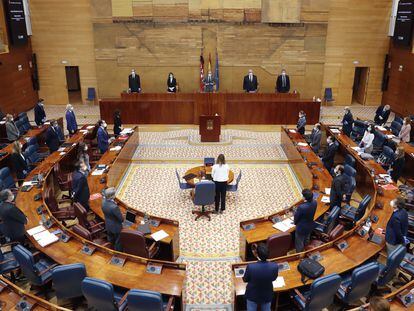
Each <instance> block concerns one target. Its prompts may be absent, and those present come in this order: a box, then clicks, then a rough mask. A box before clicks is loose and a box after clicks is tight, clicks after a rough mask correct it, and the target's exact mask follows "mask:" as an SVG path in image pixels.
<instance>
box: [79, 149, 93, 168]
mask: <svg viewBox="0 0 414 311" xmlns="http://www.w3.org/2000/svg"><path fill="white" fill-rule="evenodd" d="M78 161H82V162H83V163H85V164H86V168H87V171H88V173H89V172H90V171H91V165H90V163H89V154H88V145H87V144H85V143H84V142H80V143H79V145H78Z"/></svg>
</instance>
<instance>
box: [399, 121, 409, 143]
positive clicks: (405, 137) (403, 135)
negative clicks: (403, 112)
mask: <svg viewBox="0 0 414 311" xmlns="http://www.w3.org/2000/svg"><path fill="white" fill-rule="evenodd" d="M410 136H411V119H410V118H409V117H405V118H404V121H403V125H402V127H401V130H400V133H399V134H398V138H399V139H400V140H401V141H403V142H405V143H409V142H410Z"/></svg>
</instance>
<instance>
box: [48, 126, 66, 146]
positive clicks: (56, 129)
mask: <svg viewBox="0 0 414 311" xmlns="http://www.w3.org/2000/svg"><path fill="white" fill-rule="evenodd" d="M64 141H65V137H64V136H63V132H62V129H61V128H60V126H59V125H58V123H57V121H56V120H52V121H50V127H49V128H48V129H47V132H46V145H47V146H48V147H49V150H50V153H53V152H55V151H56V150H58V149H59V147H60V145H61V144H62V143H63V142H64Z"/></svg>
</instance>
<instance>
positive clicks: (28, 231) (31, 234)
mask: <svg viewBox="0 0 414 311" xmlns="http://www.w3.org/2000/svg"><path fill="white" fill-rule="evenodd" d="M45 230H46V228H45V227H43V226H42V225H40V226H37V227H34V228H32V229H29V230H27V231H26V232H27V234H28V235H30V236H33V235H34V234H37V233H39V232H42V231H45Z"/></svg>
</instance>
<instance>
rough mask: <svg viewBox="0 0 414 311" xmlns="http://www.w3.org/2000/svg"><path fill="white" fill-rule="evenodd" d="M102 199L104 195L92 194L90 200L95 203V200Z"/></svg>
mask: <svg viewBox="0 0 414 311" xmlns="http://www.w3.org/2000/svg"><path fill="white" fill-rule="evenodd" d="M100 198H102V194H100V193H98V192H97V193H94V194H91V196H90V197H89V200H91V201H93V200H96V199H100Z"/></svg>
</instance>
